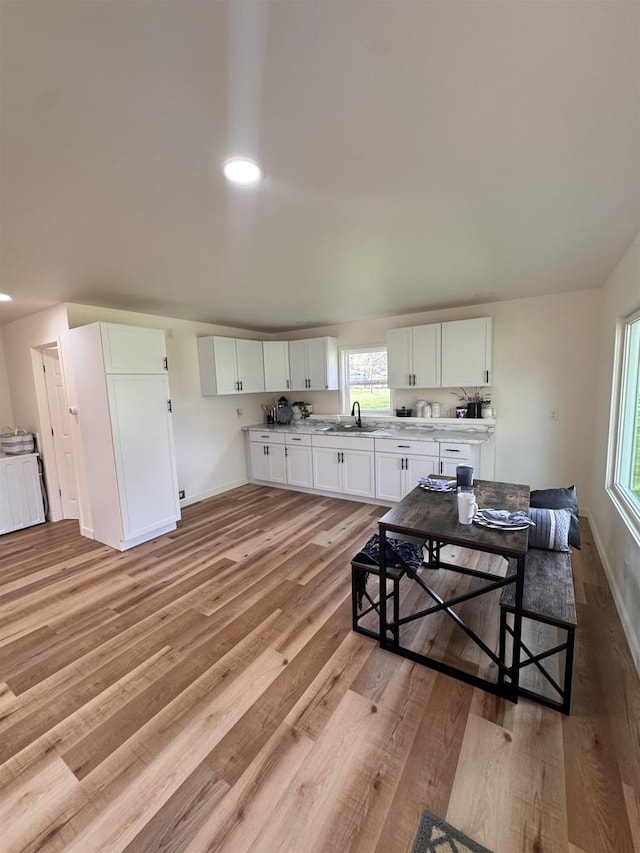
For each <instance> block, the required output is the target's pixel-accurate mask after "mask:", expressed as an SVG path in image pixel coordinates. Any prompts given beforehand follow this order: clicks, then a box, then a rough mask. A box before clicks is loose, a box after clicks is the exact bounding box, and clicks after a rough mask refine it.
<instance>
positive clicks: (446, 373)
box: [442, 317, 493, 388]
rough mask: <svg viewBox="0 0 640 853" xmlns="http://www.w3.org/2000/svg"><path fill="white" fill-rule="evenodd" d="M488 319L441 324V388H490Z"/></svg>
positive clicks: (490, 367)
mask: <svg viewBox="0 0 640 853" xmlns="http://www.w3.org/2000/svg"><path fill="white" fill-rule="evenodd" d="M491 351H492V321H491V317H478V318H477V319H474V320H456V321H453V322H451V323H443V324H442V387H443V388H457V387H460V386H462V387H465V388H466V387H468V386H469V385H472V386H478V385H491V384H493V374H492V362H491Z"/></svg>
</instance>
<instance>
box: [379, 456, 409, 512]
mask: <svg viewBox="0 0 640 853" xmlns="http://www.w3.org/2000/svg"><path fill="white" fill-rule="evenodd" d="M403 474H404V456H400V455H399V454H397V453H376V497H377V498H380V500H383V501H399V500H400V499H401V498H402V496H403V494H404V492H403V480H404V476H403Z"/></svg>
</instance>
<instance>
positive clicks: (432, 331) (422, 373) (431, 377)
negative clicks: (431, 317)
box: [413, 323, 441, 388]
mask: <svg viewBox="0 0 640 853" xmlns="http://www.w3.org/2000/svg"><path fill="white" fill-rule="evenodd" d="M440 328H441V327H440V323H432V324H431V325H429V326H414V328H413V375H414V377H415V379H414V381H413V385H415V387H416V388H439V387H440Z"/></svg>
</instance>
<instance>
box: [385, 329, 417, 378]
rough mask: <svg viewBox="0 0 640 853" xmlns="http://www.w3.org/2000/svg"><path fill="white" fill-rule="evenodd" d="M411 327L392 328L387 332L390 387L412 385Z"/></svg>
mask: <svg viewBox="0 0 640 853" xmlns="http://www.w3.org/2000/svg"><path fill="white" fill-rule="evenodd" d="M411 340H412V338H411V329H410V328H408V329H391V330H390V331H388V332H387V363H388V371H389V388H409V387H411V374H412V372H413V370H412V368H413V361H412V357H411Z"/></svg>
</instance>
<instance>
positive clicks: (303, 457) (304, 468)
mask: <svg viewBox="0 0 640 853" xmlns="http://www.w3.org/2000/svg"><path fill="white" fill-rule="evenodd" d="M287 481H288V482H289V483H290V484H291V485H292V486H304V487H305V488H308V489H311V488H313V464H312V460H311V448H310V447H296V446H295V445H288V446H287Z"/></svg>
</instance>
